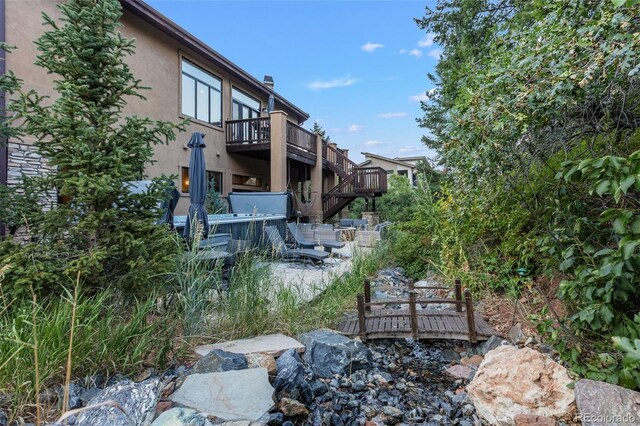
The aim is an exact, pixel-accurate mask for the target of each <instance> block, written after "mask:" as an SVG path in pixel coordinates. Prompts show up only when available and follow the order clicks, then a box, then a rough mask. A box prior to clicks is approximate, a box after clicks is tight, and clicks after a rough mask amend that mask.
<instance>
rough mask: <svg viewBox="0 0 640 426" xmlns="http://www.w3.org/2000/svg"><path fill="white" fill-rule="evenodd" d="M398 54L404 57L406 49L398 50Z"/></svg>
mask: <svg viewBox="0 0 640 426" xmlns="http://www.w3.org/2000/svg"><path fill="white" fill-rule="evenodd" d="M399 53H400V54H401V55H404V54H405V53H407V49H400V52H399Z"/></svg>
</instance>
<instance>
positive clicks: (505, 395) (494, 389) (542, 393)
mask: <svg viewBox="0 0 640 426" xmlns="http://www.w3.org/2000/svg"><path fill="white" fill-rule="evenodd" d="M571 383H572V380H571V379H570V378H569V376H568V374H567V370H566V369H565V368H564V367H562V366H561V365H560V364H558V363H556V362H555V361H553V360H552V359H550V358H548V357H546V356H545V355H543V354H541V353H540V352H538V351H535V350H533V349H530V348H522V349H518V348H516V347H514V346H500V347H498V348H496V349H494V350H492V351H491V352H489V353H487V355H486V356H485V358H484V361H483V362H482V364H481V365H480V368H479V369H478V371H477V373H476V375H475V377H474V379H473V381H472V382H471V383H470V384H469V385H468V386H467V393H468V395H469V398H470V399H471V401H472V402H473V404H474V406H475V407H476V411H477V414H478V416H480V418H482V419H483V420H484V421H486V422H487V423H489V424H491V425H496V426H499V425H513V424H514V421H515V420H514V418H515V416H516V415H518V414H533V415H538V416H545V417H551V418H554V419H560V418H566V417H567V416H570V415H571V414H572V412H573V410H574V401H575V398H574V395H573V391H572V390H571V389H569V388H568V387H567V386H568V385H569V384H571Z"/></svg>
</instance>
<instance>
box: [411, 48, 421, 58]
mask: <svg viewBox="0 0 640 426" xmlns="http://www.w3.org/2000/svg"><path fill="white" fill-rule="evenodd" d="M409 55H411V56H415V57H416V58H420V57H421V56H422V50H420V49H411V50H410V51H409Z"/></svg>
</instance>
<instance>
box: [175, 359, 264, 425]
mask: <svg viewBox="0 0 640 426" xmlns="http://www.w3.org/2000/svg"><path fill="white" fill-rule="evenodd" d="M170 399H171V400H172V401H173V402H175V403H178V404H180V405H183V406H185V407H189V408H193V409H194V410H196V411H199V412H201V413H203V414H206V415H208V416H215V417H217V418H219V419H221V420H229V421H232V420H249V421H257V420H258V419H260V418H261V417H262V416H264V415H265V414H266V413H268V412H269V411H271V410H272V409H273V408H274V406H275V404H274V389H273V388H272V387H271V384H270V383H269V377H268V375H267V370H266V369H265V368H250V369H246V370H233V371H224V372H219V373H205V374H191V375H189V376H187V377H186V379H185V381H184V383H183V384H182V386H181V387H180V389H178V390H177V391H175V392H174V393H173V395H171V397H170Z"/></svg>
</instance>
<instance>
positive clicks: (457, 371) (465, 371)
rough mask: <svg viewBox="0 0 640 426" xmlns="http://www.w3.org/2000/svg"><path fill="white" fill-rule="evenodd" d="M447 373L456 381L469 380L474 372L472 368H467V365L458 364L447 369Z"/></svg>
mask: <svg viewBox="0 0 640 426" xmlns="http://www.w3.org/2000/svg"><path fill="white" fill-rule="evenodd" d="M445 373H447V374H448V375H449V376H451V377H453V378H454V379H464V380H469V379H470V378H471V375H472V374H473V370H472V369H471V367H467V366H466V365H459V364H456V365H453V366H451V367H449V368H447V369H446V370H445Z"/></svg>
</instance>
